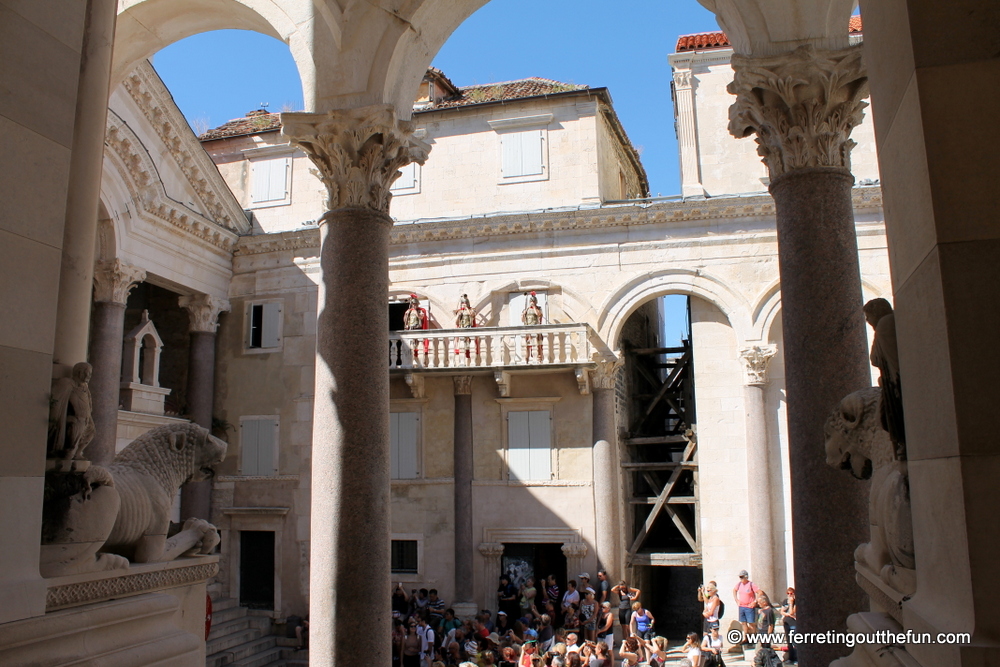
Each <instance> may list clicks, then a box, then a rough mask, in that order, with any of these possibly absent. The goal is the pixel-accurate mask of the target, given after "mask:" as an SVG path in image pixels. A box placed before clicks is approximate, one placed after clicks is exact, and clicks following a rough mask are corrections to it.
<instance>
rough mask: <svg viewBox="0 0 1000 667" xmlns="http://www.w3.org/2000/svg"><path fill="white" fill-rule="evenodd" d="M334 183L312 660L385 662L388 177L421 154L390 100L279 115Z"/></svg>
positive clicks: (320, 385) (325, 230)
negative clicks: (329, 109) (338, 108)
mask: <svg viewBox="0 0 1000 667" xmlns="http://www.w3.org/2000/svg"><path fill="white" fill-rule="evenodd" d="M281 122H282V125H283V129H282V132H283V134H284V135H285V136H287V137H289V138H290V139H291V141H292V143H293V144H296V145H298V146H299V147H300V148H301V149H302V150H304V151H305V152H306V154H307V155H308V156H309V157H310V159H312V161H313V162H314V163H315V165H316V167H317V170H318V172H319V176H320V177H321V178H322V179H323V183H324V185H326V188H327V191H328V193H329V200H328V203H327V208H328V209H329V210H328V211H327V213H326V214H325V215H324V216H323V218H322V219H321V221H320V244H321V246H320V270H321V276H320V282H319V313H318V321H317V330H316V393H315V396H316V398H315V407H314V415H313V440H312V520H311V521H312V523H311V538H310V540H311V551H310V584H309V591H310V593H309V597H310V614H311V618H310V622H311V626H312V631H311V633H310V634H311V636H312V645H311V649H310V661H311V662H312V663H313V664H315V665H319V666H321V667H330V666H332V665H348V664H352V663H354V662H356V661H357V656H359V655H363V656H365V658H364V660H365V661H366V662H368V663H371V664H373V665H387V664H389V662H390V658H391V653H390V630H391V623H390V620H391V613H390V611H391V610H390V606H389V596H388V594H386V595H381V594H373V592H374V591H389V590H391V586H390V580H389V528H390V524H389V476H390V471H389V374H388V372H387V371H386V362H385V351H386V349H388V346H389V322H388V308H387V307H386V303H387V301H386V299H387V298H388V296H387V295H388V291H389V259H388V256H389V231H390V229H391V227H392V218H390V217H389V213H388V211H389V200H390V198H391V194H390V192H389V188H390V186H391V185H392V182H393V181H394V180H395V179H396V178H398V177H399V168H400V167H402V166H404V165H406V164H409V163H410V162H413V161H414V160H415V161H417V162H421V163H422V162H423V161H424V160H425V159H426V156H427V150H428V149H429V147H428V146H427V145H426V144H424V143H423V142H420V141H417V140H415V139H413V138H412V124H411V123H409V122H403V121H398V120H397V119H396V114H395V111H394V109H393V107H392V106H391V105H388V104H386V105H377V106H370V107H364V108H358V109H348V110H339V111H331V112H329V113H327V114H312V113H291V114H282V116H281Z"/></svg>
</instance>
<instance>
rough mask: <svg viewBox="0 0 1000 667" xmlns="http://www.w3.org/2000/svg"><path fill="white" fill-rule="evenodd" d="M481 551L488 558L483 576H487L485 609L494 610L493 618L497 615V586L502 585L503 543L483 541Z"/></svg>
mask: <svg viewBox="0 0 1000 667" xmlns="http://www.w3.org/2000/svg"><path fill="white" fill-rule="evenodd" d="M479 553H481V554H482V555H483V558H484V559H485V560H486V567H485V568H484V570H483V576H484V577H485V578H486V585H485V586H483V609H489V610H490V611H492V612H493V618H496V615H497V609H498V608H497V587H498V586H499V585H500V558H501V556H503V544H501V543H500V542H482V543H480V545H479Z"/></svg>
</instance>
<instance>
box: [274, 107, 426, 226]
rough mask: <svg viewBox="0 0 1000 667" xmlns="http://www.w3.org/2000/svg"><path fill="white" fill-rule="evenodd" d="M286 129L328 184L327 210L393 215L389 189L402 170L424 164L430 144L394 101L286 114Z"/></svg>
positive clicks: (288, 135) (289, 137) (283, 119)
mask: <svg viewBox="0 0 1000 667" xmlns="http://www.w3.org/2000/svg"><path fill="white" fill-rule="evenodd" d="M281 125H282V128H281V133H282V134H283V135H284V136H286V137H288V139H289V140H290V141H291V143H292V144H294V145H296V146H298V147H299V148H301V149H302V150H303V151H305V153H306V155H308V156H309V159H311V160H312V161H313V164H315V165H316V171H317V175H318V176H319V177H320V179H322V181H323V184H324V185H325V186H326V188H327V193H328V195H329V198H328V200H327V209H328V210H330V211H334V210H337V209H340V208H368V209H372V210H374V211H379V212H381V213H385V214H388V212H389V201H390V199H392V194H391V193H390V192H389V188H390V187H392V184H393V182H394V181H395V180H396V179H397V178H399V170H400V168H402V167H405V166H406V165H408V164H409V163H411V162H417V163H419V164H423V163H424V161H425V160H426V159H427V153H428V152H429V151H430V146H429V145H428V144H426V143H424V142H423V141H420V140H419V139H416V138H414V136H413V123H412V122H410V121H402V120H398V119H397V118H396V112H395V109H394V108H393V106H392V105H391V104H377V105H373V106H368V107H360V108H357V109H340V110H336V111H330V112H328V113H283V114H281Z"/></svg>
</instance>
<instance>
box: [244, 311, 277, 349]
mask: <svg viewBox="0 0 1000 667" xmlns="http://www.w3.org/2000/svg"><path fill="white" fill-rule="evenodd" d="M281 305H282V304H281V302H280V301H258V302H253V303H249V304H247V318H246V319H247V331H246V346H247V349H249V350H269V349H273V348H276V347H280V345H281V322H282V317H281V313H282V308H281Z"/></svg>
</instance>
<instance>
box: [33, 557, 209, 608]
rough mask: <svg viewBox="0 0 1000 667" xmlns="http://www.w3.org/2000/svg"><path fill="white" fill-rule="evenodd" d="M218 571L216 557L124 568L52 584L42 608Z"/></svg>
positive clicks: (170, 584) (158, 587)
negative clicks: (143, 568)
mask: <svg viewBox="0 0 1000 667" xmlns="http://www.w3.org/2000/svg"><path fill="white" fill-rule="evenodd" d="M218 572H219V563H218V561H217V560H215V561H213V562H210V563H200V564H198V565H190V566H186V567H175V568H169V569H163V570H154V571H151V572H132V573H128V572H126V573H124V574H115V576H109V577H107V578H100V579H94V580H91V581H80V582H76V583H68V584H63V585H56V586H51V587H50V588H49V590H48V594H47V595H46V598H45V611H54V610H56V609H63V608H66V607H74V606H77V605H81V604H87V603H91V602H101V601H103V600H111V599H115V598H120V597H125V596H128V595H138V594H140V593H146V592H149V591H155V590H161V589H164V588H175V587H177V586H185V585H188V584H196V583H199V582H202V581H205V580H207V579H209V578H210V577H214V576H215V575H216V574H217V573H218Z"/></svg>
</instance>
